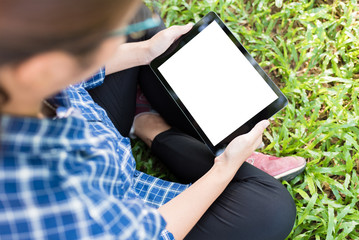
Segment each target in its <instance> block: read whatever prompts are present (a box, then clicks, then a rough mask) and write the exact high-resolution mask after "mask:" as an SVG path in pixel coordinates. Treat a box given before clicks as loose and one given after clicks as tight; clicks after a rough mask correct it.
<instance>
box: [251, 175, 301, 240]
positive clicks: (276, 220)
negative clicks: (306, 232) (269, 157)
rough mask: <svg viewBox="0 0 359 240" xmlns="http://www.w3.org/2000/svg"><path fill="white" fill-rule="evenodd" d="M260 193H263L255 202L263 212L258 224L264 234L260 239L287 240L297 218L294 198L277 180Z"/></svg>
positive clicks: (263, 187) (267, 184) (264, 187)
mask: <svg viewBox="0 0 359 240" xmlns="http://www.w3.org/2000/svg"><path fill="white" fill-rule="evenodd" d="M260 184H262V183H260ZM258 191H261V193H259V194H258V195H259V196H258V197H257V198H256V200H254V201H255V204H257V206H260V208H261V210H260V212H259V213H260V215H258V217H257V219H256V222H257V226H258V225H260V227H259V226H258V227H259V229H261V231H262V233H263V235H262V237H263V238H262V237H260V238H258V239H276V240H280V239H285V238H286V237H287V236H288V235H289V234H290V232H291V231H292V228H293V225H294V222H295V218H296V207H295V203H294V200H293V198H292V196H291V195H290V194H289V192H288V191H287V189H285V187H284V186H283V185H282V184H281V183H280V182H278V181H277V180H275V179H273V182H272V183H270V184H269V183H266V184H265V185H262V187H260V188H259V190H258Z"/></svg>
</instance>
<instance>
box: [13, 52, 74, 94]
mask: <svg viewBox="0 0 359 240" xmlns="http://www.w3.org/2000/svg"><path fill="white" fill-rule="evenodd" d="M76 66H77V64H76V61H75V59H74V57H72V56H71V55H69V54H66V53H64V52H59V51H53V52H47V53H42V54H38V55H36V56H33V57H31V58H29V59H27V60H25V61H24V62H22V63H20V64H19V65H17V66H16V67H15V68H14V74H15V75H14V77H15V79H14V80H15V81H17V82H18V84H20V85H21V86H24V87H28V88H32V87H37V86H48V85H50V84H54V83H51V81H52V80H56V79H64V77H67V76H69V75H71V73H72V71H75V70H76V69H75V67H76ZM65 69H66V70H65Z"/></svg>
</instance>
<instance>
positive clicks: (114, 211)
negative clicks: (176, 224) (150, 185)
mask: <svg viewBox="0 0 359 240" xmlns="http://www.w3.org/2000/svg"><path fill="white" fill-rule="evenodd" d="M82 190H85V192H82V193H80V192H78V193H76V194H74V196H75V197H76V198H78V200H79V201H80V202H82V203H83V204H84V209H85V211H86V215H88V217H89V218H90V219H89V220H94V222H96V224H97V225H99V226H100V227H101V228H102V229H104V230H105V232H106V233H108V234H109V235H110V236H112V237H116V238H119V239H160V238H162V239H173V237H172V238H171V236H172V234H170V233H169V232H167V231H166V230H165V227H166V222H165V220H164V218H163V217H162V216H161V215H160V213H159V211H158V210H157V209H155V208H152V207H150V206H147V205H146V204H145V203H144V202H143V201H141V200H140V199H137V198H134V199H122V200H120V199H117V198H115V197H113V196H108V195H105V196H104V194H102V193H101V192H99V191H96V190H95V191H94V190H93V189H92V190H89V191H87V190H86V189H85V188H82ZM91 231H92V230H91ZM91 231H89V232H91ZM163 237H164V238H163Z"/></svg>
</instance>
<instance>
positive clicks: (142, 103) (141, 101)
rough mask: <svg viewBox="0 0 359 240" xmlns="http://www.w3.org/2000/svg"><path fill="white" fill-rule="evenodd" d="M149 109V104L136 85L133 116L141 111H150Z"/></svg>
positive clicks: (150, 108)
mask: <svg viewBox="0 0 359 240" xmlns="http://www.w3.org/2000/svg"><path fill="white" fill-rule="evenodd" d="M151 110H152V107H151V104H150V103H149V102H148V100H147V98H146V97H145V95H143V93H142V91H141V88H140V87H139V86H137V92H136V110H135V116H136V115H138V114H140V113H143V112H150V111H151Z"/></svg>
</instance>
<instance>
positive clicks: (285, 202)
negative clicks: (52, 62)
mask: <svg viewBox="0 0 359 240" xmlns="http://www.w3.org/2000/svg"><path fill="white" fill-rule="evenodd" d="M162 28H164V26H163V25H162V26H161V27H160V28H157V29H153V30H152V31H149V32H148V34H147V36H145V37H144V39H146V38H149V37H151V36H153V35H154V34H155V33H156V32H157V31H159V30H160V29H162ZM137 84H139V85H140V87H141V89H142V91H143V93H144V94H145V96H146V97H147V99H148V100H149V102H150V103H151V105H152V107H153V108H154V109H155V110H157V111H158V112H159V113H160V114H161V116H162V117H163V118H164V119H165V120H166V121H167V122H168V123H169V124H170V125H171V126H173V128H172V129H170V130H168V131H166V132H163V133H161V134H159V135H158V136H156V138H155V139H154V141H153V143H152V148H151V150H152V151H153V152H154V153H155V154H156V155H157V156H158V157H159V158H160V159H161V161H163V163H165V165H166V166H167V167H168V168H169V169H170V170H171V171H172V172H173V173H174V174H175V176H176V177H177V178H178V179H180V180H181V181H182V182H183V183H188V182H194V181H196V180H197V179H198V178H200V177H201V176H202V175H203V174H204V173H206V172H207V171H208V170H209V169H210V168H211V166H212V165H213V160H214V156H213V154H212V152H211V151H209V149H208V148H207V147H206V146H205V145H204V144H203V143H202V142H200V141H199V140H198V139H197V138H198V136H197V135H196V133H195V131H194V129H193V128H192V127H191V125H190V124H189V123H188V122H187V120H186V118H185V117H184V116H183V114H182V112H181V111H180V110H179V109H178V108H177V106H176V104H175V103H174V102H173V101H172V99H171V98H170V97H169V96H168V95H167V93H166V91H165V90H164V89H163V88H162V87H161V85H160V83H159V82H158V80H157V79H156V77H155V76H154V74H153V73H152V72H151V70H150V69H149V67H148V66H142V67H136V68H132V69H128V70H125V71H122V72H118V73H115V74H112V75H109V76H107V77H106V79H105V82H104V84H103V85H102V86H100V87H98V88H95V89H93V90H91V91H90V94H91V96H92V97H93V99H94V101H95V102H97V103H98V104H99V105H100V106H102V107H103V108H104V109H105V110H106V111H107V113H108V115H109V117H110V119H111V120H112V121H113V123H114V125H115V126H116V128H117V129H118V130H119V131H120V133H121V134H122V135H124V136H128V133H129V130H130V128H131V125H132V122H133V118H134V112H135V98H136V85H137ZM193 201H196V199H193ZM295 216H296V210H295V205H294V201H293V199H292V197H291V196H290V194H289V193H288V191H287V190H286V189H285V188H284V187H283V186H282V184H281V183H280V182H279V181H277V180H276V179H274V178H273V177H271V176H269V175H268V174H266V173H264V172H262V171H261V170H259V169H257V168H255V167H253V166H252V165H250V164H247V163H244V164H243V165H242V167H241V168H240V169H239V171H238V172H237V174H236V175H235V177H234V179H233V180H232V182H231V183H230V184H229V185H228V187H227V188H226V189H225V191H224V192H223V193H222V194H221V196H220V197H219V198H218V199H217V200H216V201H215V202H214V203H213V204H212V206H211V207H210V208H209V209H208V210H207V212H206V213H205V214H204V215H203V217H202V218H201V219H200V220H199V222H198V223H197V224H196V225H195V227H194V228H193V229H192V230H191V232H190V233H189V234H188V235H187V237H186V239H198V240H202V239H242V240H255V239H259V240H272V239H273V240H281V239H285V238H286V237H287V235H288V234H289V233H290V231H291V229H292V227H293V223H294V220H295Z"/></svg>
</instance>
